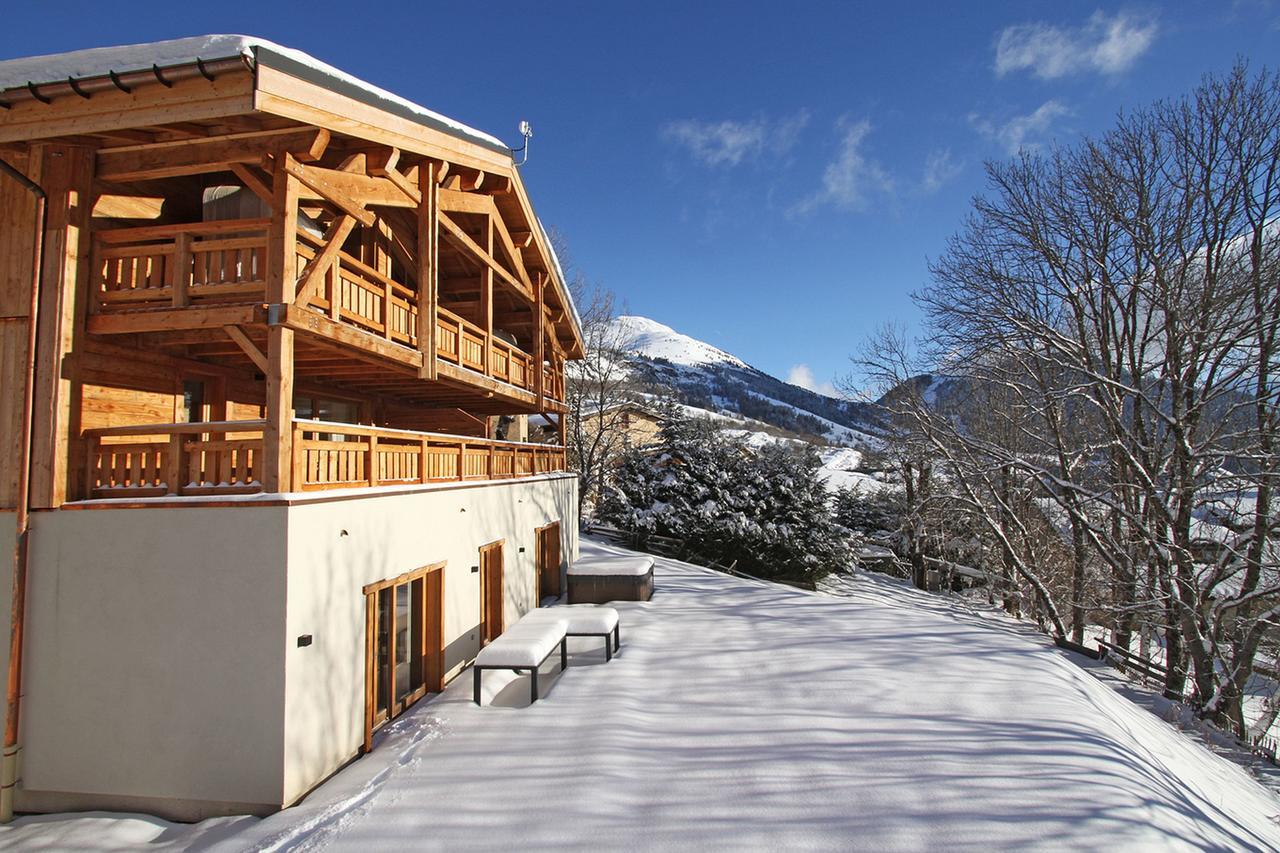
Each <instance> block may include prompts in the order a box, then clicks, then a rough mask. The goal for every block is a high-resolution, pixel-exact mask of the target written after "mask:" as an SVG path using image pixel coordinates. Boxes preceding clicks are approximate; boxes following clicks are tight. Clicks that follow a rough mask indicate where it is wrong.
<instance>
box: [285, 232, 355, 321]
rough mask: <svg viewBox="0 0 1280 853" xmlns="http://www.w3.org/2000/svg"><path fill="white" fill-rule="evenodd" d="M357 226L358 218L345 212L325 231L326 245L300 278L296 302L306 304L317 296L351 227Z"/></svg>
mask: <svg viewBox="0 0 1280 853" xmlns="http://www.w3.org/2000/svg"><path fill="white" fill-rule="evenodd" d="M355 227H356V220H355V217H353V216H348V215H345V214H344V215H342V216H339V217H338V218H337V219H335V220H333V222H332V223H331V224H330V225H329V228H328V230H327V231H325V234H324V247H323V248H322V249H321V250H320V251H319V252H317V253H316V256H315V257H314V258H312V259H311V261H310V262H309V263H308V264H307V268H306V269H304V270H303V271H302V275H301V276H299V278H298V291H297V295H296V296H295V297H294V300H293V301H294V302H296V303H297V304H298V305H306V304H307V303H309V302H310V301H311V300H312V299H314V298H315V297H316V294H317V293H319V292H320V288H321V286H322V285H323V284H324V276H325V273H327V272H328V271H329V267H331V266H333V262H334V261H335V260H336V259H337V257H338V253H339V252H341V251H342V244H343V243H345V242H346V240H347V237H348V236H349V235H350V234H351V229H353V228H355Z"/></svg>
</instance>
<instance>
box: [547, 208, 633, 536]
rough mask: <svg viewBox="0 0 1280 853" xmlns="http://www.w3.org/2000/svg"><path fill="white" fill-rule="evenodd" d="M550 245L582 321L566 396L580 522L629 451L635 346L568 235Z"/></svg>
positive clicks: (611, 298)
mask: <svg viewBox="0 0 1280 853" xmlns="http://www.w3.org/2000/svg"><path fill="white" fill-rule="evenodd" d="M551 241H552V244H553V246H554V247H555V250H556V254H557V256H558V257H559V259H560V263H561V266H562V267H563V269H564V271H565V275H566V278H567V279H568V285H569V292H570V294H571V295H572V297H573V301H574V305H575V306H577V309H578V316H579V319H580V320H581V321H582V336H583V349H584V356H583V358H582V359H581V360H579V361H572V362H569V363H568V364H567V365H566V366H565V397H566V403H567V405H568V408H569V411H568V413H567V418H568V423H567V429H566V439H567V441H568V452H569V458H570V463H571V464H572V465H573V466H574V467H575V469H576V470H577V472H578V517H579V518H582V519H585V518H586V517H587V515H588V513H587V512H585V510H587V509H589V508H590V507H591V506H594V504H595V503H596V502H597V501H598V500H599V498H600V496H601V495H602V494H603V492H604V486H605V483H606V481H607V479H608V477H609V473H610V471H612V469H613V468H614V467H615V466H616V465H617V463H618V461H619V459H620V458H621V456H622V452H623V450H624V449H625V447H626V429H625V426H624V421H625V417H626V410H625V405H624V404H625V403H627V402H629V401H631V400H633V399H635V389H634V382H633V380H632V376H631V371H630V368H629V367H628V365H627V356H628V354H629V351H630V345H631V341H630V337H629V335H628V333H627V331H626V328H625V327H624V326H622V325H621V324H619V323H618V322H617V317H618V311H617V308H618V306H617V297H616V296H615V295H614V294H613V292H612V291H610V290H608V289H606V288H604V287H602V286H601V285H599V284H591V283H590V282H589V281H588V280H587V278H586V276H585V275H584V274H583V273H582V271H581V270H580V269H579V268H578V267H577V265H576V264H575V263H574V262H573V260H572V257H571V255H570V253H569V249H568V245H567V241H566V240H565V238H564V235H563V234H561V233H560V232H558V231H555V230H553V231H552V232H551Z"/></svg>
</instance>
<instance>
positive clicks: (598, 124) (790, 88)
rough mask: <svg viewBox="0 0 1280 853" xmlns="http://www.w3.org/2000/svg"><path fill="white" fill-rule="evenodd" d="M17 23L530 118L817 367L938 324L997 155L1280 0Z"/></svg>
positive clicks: (496, 128) (668, 311)
mask: <svg viewBox="0 0 1280 853" xmlns="http://www.w3.org/2000/svg"><path fill="white" fill-rule="evenodd" d="M78 6H80V7H82V8H79V9H77V8H76V7H78ZM473 9H482V10H483V11H470V10H473ZM5 23H6V26H5V27H4V28H3V29H0V58H9V57H14V56H26V55H33V54H38V53H50V52H58V51H64V50H74V49H78V48H83V47H96V46H102V45H109V44H126V43H131V42H137V41H152V40H157V39H164V38H175V37H179V36H185V35H196V34H203V33H213V32H239V33H250V34H253V35H260V36H262V37H264V38H268V39H271V40H273V41H277V42H279V43H281V44H284V45H287V46H290V47H296V48H298V49H300V50H304V51H306V52H308V53H311V54H313V55H315V56H317V57H319V58H320V59H323V60H325V61H327V62H329V63H331V64H333V65H336V66H338V67H339V68H342V69H343V70H346V71H348V72H350V73H352V74H355V75H357V76H359V77H362V78H364V79H366V80H369V81H371V82H374V83H377V84H378V85H381V86H383V87H385V88H388V89H391V90H393V91H395V92H397V93H399V94H402V95H404V96H405V97H408V98H411V99H413V100H416V101H418V102H419V103H422V104H424V105H426V106H428V107H431V108H432V109H435V110H438V111H440V112H443V113H445V114H447V115H450V116H453V117H455V118H457V119H460V120H462V121H465V122H467V123H469V124H472V125H474V126H476V127H479V128H481V129H483V130H486V131H489V132H491V133H493V134H495V135H498V136H500V137H502V138H504V139H507V140H509V141H511V142H512V144H515V142H516V141H518V137H517V134H516V132H515V128H516V124H517V122H518V121H519V120H520V119H528V120H529V121H530V122H532V124H533V127H534V132H535V137H534V139H533V143H532V147H531V154H532V156H531V158H530V162H529V164H528V165H527V166H526V167H525V169H524V176H525V180H526V183H527V185H528V187H529V191H530V194H531V196H532V199H533V202H534V205H535V207H536V208H537V210H538V213H539V215H540V216H541V218H542V219H543V221H544V222H545V223H546V224H547V225H549V226H553V227H555V228H557V229H559V230H560V231H561V232H563V233H564V234H565V236H566V237H567V239H568V241H569V244H570V247H571V251H572V259H573V261H574V263H575V264H576V265H577V266H578V267H580V268H581V269H582V270H583V272H584V273H585V274H586V275H587V276H588V277H589V278H590V279H592V280H593V281H597V282H599V283H601V284H603V285H605V286H607V287H609V288H611V289H613V290H614V291H615V292H616V293H617V294H618V296H619V297H620V299H621V300H623V302H624V303H625V304H626V305H627V307H628V308H629V309H630V310H631V311H632V312H633V313H639V314H644V315H647V316H649V317H652V318H654V319H656V320H659V321H661V322H664V323H667V324H668V325H671V326H674V327H675V328H677V329H678V330H680V331H682V332H685V333H687V334H691V335H693V336H695V337H698V338H701V339H703V340H706V341H708V342H710V343H713V344H715V345H717V346H720V347H722V348H724V349H727V350H729V351H730V352H732V353H734V354H736V355H738V356H740V357H742V358H743V359H745V360H746V361H748V362H750V363H752V364H754V365H755V366H757V367H760V368H761V369H763V370H766V371H768V372H770V373H773V374H775V375H778V376H781V377H784V378H786V377H788V376H791V377H792V378H793V379H796V380H801V381H805V378H806V376H808V377H811V378H810V379H809V380H808V381H810V382H812V383H813V384H816V385H817V386H819V387H821V386H822V384H823V383H827V382H830V381H831V380H832V379H834V378H836V377H839V376H842V375H845V374H848V373H849V371H850V369H851V366H850V364H849V361H848V356H849V354H850V353H852V352H854V351H856V349H857V347H858V345H859V342H860V341H861V340H862V339H863V337H864V336H865V335H866V334H867V333H868V332H870V331H872V330H873V329H874V328H875V327H877V326H878V325H880V324H881V323H882V322H884V321H886V320H898V321H903V322H906V323H907V324H908V325H913V324H914V323H915V322H916V320H917V315H916V312H915V310H914V308H913V306H912V303H911V299H910V294H911V292H912V291H914V290H916V289H918V288H919V287H921V286H922V285H923V284H924V283H926V281H927V279H928V267H927V264H928V259H929V258H931V257H936V256H937V255H938V254H939V253H940V251H941V249H942V247H943V245H944V242H945V240H946V238H947V237H948V236H949V235H950V234H951V233H953V232H954V231H955V230H956V229H957V228H958V226H959V224H960V222H961V220H962V217H963V216H964V215H965V212H966V209H967V207H968V204H969V199H970V198H971V197H972V196H973V195H974V194H975V193H979V192H981V191H982V190H983V188H984V178H983V172H982V164H983V161H984V160H986V159H991V158H1003V157H1007V156H1009V155H1010V154H1011V153H1012V152H1013V151H1015V150H1016V149H1017V147H1018V146H1019V145H1024V146H1047V145H1049V144H1052V143H1053V142H1054V141H1055V140H1056V141H1057V142H1059V143H1071V142H1072V141H1074V140H1077V139H1079V138H1080V136H1081V135H1082V134H1090V133H1097V132H1100V131H1102V130H1104V129H1105V128H1106V127H1108V126H1109V125H1110V124H1111V122H1112V120H1113V119H1114V116H1115V114H1116V112H1117V111H1118V110H1120V109H1123V108H1125V107H1134V106H1141V105H1143V104H1146V103H1149V102H1150V101H1152V100H1155V99H1158V98H1162V97H1172V96H1177V95H1179V94H1181V93H1183V92H1186V91H1187V90H1189V89H1190V88H1191V87H1193V86H1194V85H1195V84H1196V83H1197V82H1198V80H1199V79H1200V77H1201V75H1203V74H1204V73H1206V72H1215V73H1220V72H1223V71H1225V70H1227V69H1228V68H1230V66H1231V64H1232V63H1233V62H1234V61H1235V59H1236V58H1237V57H1245V58H1247V59H1249V60H1250V61H1251V62H1252V63H1253V64H1254V65H1255V66H1258V67H1260V66H1262V65H1263V64H1264V63H1271V64H1272V65H1273V66H1274V65H1275V58H1276V57H1277V55H1278V54H1277V48H1280V2H1275V0H1241V2H1235V3H1233V2H1230V0H1222V2H1185V3H1177V4H1170V5H1167V6H1165V5H1159V4H1154V3H1136V4H1135V3H1122V4H1109V3H1098V4H1092V3H1070V2H1061V0H1059V2H1023V3H1013V2H1010V3H999V2H983V3H968V4H941V3H938V4H922V3H910V2H897V3H891V4H875V5H874V6H873V5H872V4H860V3H851V2H850V3H837V2H829V3H828V2H805V1H804V0H797V2H792V3H786V4H779V3H752V2H744V0H738V2H665V0H650V2H645V3H629V4H622V3H606V2H573V3H558V2H544V3H536V2H528V0H525V1H524V2H519V3H508V2H502V0H490V2H489V3H486V4H484V5H483V6H480V5H479V4H462V3H427V2H422V0H419V1H418V2H412V3H401V4H397V3H394V2H382V3H377V4H370V5H369V6H368V7H367V8H364V7H360V6H359V5H358V4H350V3H344V4H329V3H322V2H314V3H307V4H300V5H298V6H297V7H296V8H293V7H290V6H287V5H286V4H278V3H262V2H259V3H253V4H249V3H236V2H227V0H219V2H211V3H192V4H182V5H181V6H176V5H175V4H172V3H170V2H165V3H151V2H144V0H131V2H128V3H123V4H115V5H112V4H103V3H101V2H95V3H92V4H87V3H86V4H78V3H73V2H64V3H60V4H58V5H57V14H56V15H53V14H51V7H48V6H45V5H44V4H20V5H18V4H15V5H14V6H13V7H12V8H10V9H8V10H6V14H5Z"/></svg>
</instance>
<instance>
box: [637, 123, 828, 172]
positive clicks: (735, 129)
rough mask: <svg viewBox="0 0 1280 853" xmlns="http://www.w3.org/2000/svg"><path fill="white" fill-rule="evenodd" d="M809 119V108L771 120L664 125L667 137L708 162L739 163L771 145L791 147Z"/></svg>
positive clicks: (781, 149) (778, 150) (779, 149)
mask: <svg viewBox="0 0 1280 853" xmlns="http://www.w3.org/2000/svg"><path fill="white" fill-rule="evenodd" d="M808 123H809V114H808V112H806V111H804V110H801V111H800V112H798V113H796V114H795V115H793V116H788V117H785V118H781V119H777V120H770V119H766V118H764V117H757V118H754V119H751V120H750V121H732V120H725V121H698V120H696V119H683V120H681V121H673V122H669V123H667V125H666V126H665V127H663V128H662V136H663V138H664V139H666V140H668V141H670V142H673V143H675V144H676V145H679V146H681V147H683V148H686V149H688V151H689V153H690V154H692V155H693V156H694V158H695V159H697V160H699V161H701V162H702V163H703V164H704V165H707V166H713V167H714V166H737V165H739V164H740V163H742V162H743V161H746V160H751V159H754V158H756V157H758V156H760V154H761V153H763V152H764V151H765V149H766V148H768V149H769V150H770V151H771V152H774V153H781V152H785V151H788V150H790V149H791V148H792V147H793V146H794V145H795V144H796V142H797V141H798V140H799V138H800V132H801V131H802V130H804V127H805V125H807V124H808Z"/></svg>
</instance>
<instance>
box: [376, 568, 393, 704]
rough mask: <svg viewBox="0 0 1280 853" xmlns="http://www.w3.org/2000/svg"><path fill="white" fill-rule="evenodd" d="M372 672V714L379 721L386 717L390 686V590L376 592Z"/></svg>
mask: <svg viewBox="0 0 1280 853" xmlns="http://www.w3.org/2000/svg"><path fill="white" fill-rule="evenodd" d="M377 654H378V658H377V662H376V665H375V666H374V671H375V672H376V674H377V680H376V682H375V684H374V689H373V692H374V705H373V708H374V713H375V716H376V717H378V718H379V719H385V718H386V717H387V708H388V704H389V703H388V701H387V700H388V699H389V694H390V691H389V690H388V686H389V685H390V684H391V590H390V589H389V588H388V589H381V590H378V649H377Z"/></svg>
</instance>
